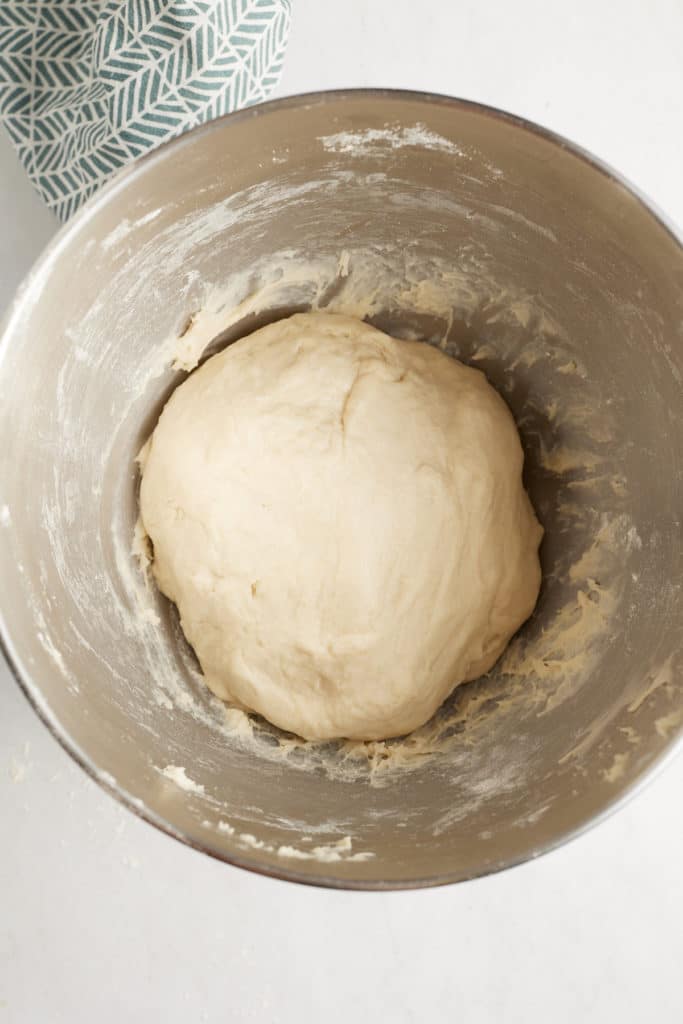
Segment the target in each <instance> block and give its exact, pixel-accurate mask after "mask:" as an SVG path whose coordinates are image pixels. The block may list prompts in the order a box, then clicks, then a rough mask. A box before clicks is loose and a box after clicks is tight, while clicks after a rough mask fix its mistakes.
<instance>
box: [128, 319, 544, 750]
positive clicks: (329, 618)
mask: <svg viewBox="0 0 683 1024" xmlns="http://www.w3.org/2000/svg"><path fill="white" fill-rule="evenodd" d="M522 461H523V455H522V448H521V445H520V441H519V436H518V434H517V428H516V426H515V423H514V421H513V419H512V416H511V414H510V412H509V410H508V408H507V406H506V405H505V403H504V401H503V400H502V398H500V396H499V395H498V394H497V393H496V392H495V391H494V389H493V388H492V387H491V386H490V384H489V383H488V382H487V380H486V377H485V376H484V374H483V373H481V372H480V371H478V370H474V369H471V368H469V367H466V366H464V365H462V364H461V363H459V362H456V361H455V360H453V359H451V358H449V357H448V356H446V355H444V354H443V353H441V352H439V351H438V350H437V349H435V348H433V347H431V346H429V345H427V344H424V343H421V342H407V341H397V340H394V339H392V338H390V337H388V336H387V335H385V334H383V333H381V332H380V331H378V330H375V329H374V328H373V327H370V326H369V325H367V324H364V323H361V322H360V321H358V320H354V319H352V318H349V317H343V316H336V315H331V314H311V313H306V314H297V315H295V316H292V317H290V318H288V319H286V320H282V321H279V322H277V323H274V324H271V325H269V326H267V327H264V328H263V329H261V330H259V331H256V332H255V333H254V334H252V335H250V336H249V337H246V338H244V339H242V340H241V341H238V342H236V343H235V344H233V345H231V346H230V347H229V348H227V349H226V350H225V351H223V352H221V353H219V354H218V355H215V356H213V357H212V358H211V359H209V360H208V361H207V362H206V363H205V364H204V365H203V366H201V367H200V369H198V370H196V371H195V372H194V373H193V374H192V375H191V376H190V377H188V379H187V380H186V381H184V382H183V383H182V384H181V385H180V386H179V387H178V388H177V390H176V391H175V392H174V393H173V395H172V396H171V398H170V400H169V401H168V403H167V404H166V407H165V408H164V410H163V412H162V414H161V417H160V419H159V422H158V424H157V426H156V429H155V430H154V433H153V435H152V439H151V444H150V446H149V451H148V455H147V459H146V463H145V465H144V468H143V479H142V485H141V492H140V507H141V515H142V520H143V524H144V527H145V529H146V531H147V533H148V535H149V537H150V538H151V540H152V542H153V546H154V563H153V566H154V573H155V576H156V579H157V582H158V585H159V587H160V589H161V590H162V592H163V593H164V594H166V595H167V596H168V597H169V598H171V600H173V601H175V603H176V604H177V606H178V609H179V612H180V618H181V623H182V628H183V631H184V633H185V635H186V637H187V639H188V640H189V642H190V643H191V644H192V646H193V647H194V649H195V651H196V653H197V656H198V658H199V661H200V663H201V666H202V669H203V671H204V674H205V677H206V681H207V683H208V685H209V686H210V687H211V689H212V690H213V691H214V693H216V694H217V695H218V696H219V697H222V698H224V699H226V700H228V701H231V702H233V703H236V704H238V705H239V706H241V707H243V708H247V709H250V710H254V711H257V712H259V713H260V714H262V715H263V716H264V717H265V718H267V719H269V720H270V721H271V722H274V723H275V724H276V725H278V726H280V727H281V728H283V729H287V730H290V731H292V732H295V733H298V734H299V735H301V736H303V737H306V738H315V739H323V738H331V737H347V738H352V739H354V738H356V739H381V738H387V737H390V736H398V735H402V734H404V733H407V732H409V731H411V730H412V729H414V728H416V727H417V726H419V725H421V724H422V723H424V722H425V721H427V719H428V718H430V717H431V715H432V714H433V713H434V711H435V710H436V709H437V708H438V706H439V705H440V704H441V703H442V702H443V700H444V699H445V698H446V697H447V696H448V695H449V693H450V692H451V691H452V690H453V688H454V687H455V686H457V685H458V684H459V683H462V682H464V681H466V680H469V679H474V678H476V677H477V676H479V675H481V674H482V673H484V672H485V671H487V670H488V669H489V668H490V667H491V666H492V665H493V663H494V662H495V661H496V659H497V658H498V657H499V655H500V654H501V652H502V650H503V648H504V647H505V645H506V644H507V642H508V640H509V638H510V636H511V635H512V634H513V633H514V632H515V630H516V629H517V628H518V627H519V626H520V625H521V623H522V622H524V620H525V619H526V618H527V617H528V616H529V615H530V613H531V611H532V609H533V607H534V604H535V602H536V598H537V595H538V590H539V585H540V575H541V574H540V566H539V560H538V545H539V542H540V539H541V534H542V530H541V527H540V526H539V524H538V522H537V520H536V517H535V515H534V512H533V509H532V507H531V503H530V501H529V498H528V497H527V494H526V492H525V490H524V488H523V486H522V478H521V472H522Z"/></svg>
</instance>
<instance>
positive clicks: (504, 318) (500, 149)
mask: <svg viewBox="0 0 683 1024" xmlns="http://www.w3.org/2000/svg"><path fill="white" fill-rule="evenodd" d="M681 263H682V261H681V254H680V249H678V248H677V247H676V245H675V243H674V241H673V239H671V238H670V236H669V235H668V234H667V233H666V231H665V230H664V229H663V228H662V227H661V226H660V225H659V224H658V223H657V222H656V221H655V220H654V219H653V218H652V217H651V216H650V215H649V214H648V213H647V212H646V211H644V209H643V208H642V207H641V206H640V205H639V204H638V203H637V201H636V200H634V199H633V197H632V196H631V195H630V194H629V193H627V192H626V191H624V190H623V189H621V188H620V187H618V186H616V185H615V184H614V183H613V182H611V181H610V180H609V179H608V178H607V177H606V176H604V175H602V174H601V173H600V172H599V171H597V170H595V169H594V168H591V167H590V166H589V165H587V164H586V163H584V162H583V161H582V160H581V159H580V158H578V157H575V156H573V155H572V154H570V153H566V152H562V151H561V150H560V149H559V148H557V147H556V145H555V144H554V143H551V142H549V141H548V140H546V139H544V138H542V137H541V136H538V135H533V134H531V133H529V132H527V131H524V130H522V129H520V128H518V127H516V126H515V125H513V124H511V123H508V122H505V121H502V120H496V119H495V118H493V117H492V116H491V115H488V114H483V113H481V112H477V111H473V110H468V109H467V108H452V107H448V106H445V105H444V106H440V105H431V104H428V103H427V102H426V101H417V100H410V101H408V100H406V99H400V98H398V97H394V98H386V99H384V100H382V101H381V102H380V101H379V100H374V101H371V100H369V99H367V98H366V99H364V100H362V99H360V98H356V99H353V100H349V99H346V100H341V99H340V100H337V101H333V100H328V101H327V102H326V103H321V104H318V105H315V104H314V105H313V106H311V107H301V108H292V109H287V110H283V111H280V112H278V111H277V109H275V110H272V111H271V112H270V113H265V114H263V115H262V116H261V117H260V118H257V119H253V118H248V117H245V118H243V119H241V120H236V121H235V120H233V121H228V122H225V123H223V124H219V125H215V126H213V127H212V128H211V129H210V130H204V131H203V132H199V133H194V134H193V135H191V136H190V137H188V138H187V139H185V140H182V141H181V142H180V143H178V144H176V145H175V146H174V147H170V148H168V149H165V150H162V151H161V152H160V153H159V154H157V155H155V156H154V157H153V158H152V159H151V160H149V161H148V162H147V163H146V164H145V165H144V166H143V167H142V168H141V169H140V170H139V171H137V172H136V174H135V175H134V176H132V177H131V178H130V179H128V180H127V181H126V180H124V181H122V183H121V184H120V186H119V187H118V188H117V189H114V190H112V191H110V192H109V194H108V196H107V198H106V200H105V201H103V202H102V203H101V204H100V206H99V207H98V209H97V210H95V211H94V212H93V213H92V214H91V215H90V216H89V217H85V218H83V219H81V221H80V223H79V224H78V226H77V227H76V228H74V230H73V231H72V232H70V233H68V234H67V235H66V236H64V238H63V240H62V242H61V243H60V246H58V248H57V250H56V251H55V252H54V253H53V254H52V256H51V258H50V259H48V261H47V264H46V265H45V266H44V267H43V268H42V269H41V270H39V271H38V273H37V274H36V276H35V277H34V279H33V280H31V281H29V282H28V284H27V286H26V290H25V293H24V296H23V301H20V303H19V305H18V307H17V312H16V313H15V315H14V318H13V319H12V320H11V321H10V324H9V335H8V338H7V339H6V342H5V345H4V348H3V354H2V360H3V361H2V369H1V372H0V388H1V391H2V395H1V398H2V412H1V413H0V415H1V416H2V420H3V427H4V428H5V429H4V431H3V436H5V437H11V440H10V445H9V451H8V453H7V454H6V455H4V456H3V473H2V476H3V485H2V495H1V500H2V509H3V512H2V522H3V525H4V526H5V529H4V530H2V531H0V544H1V547H0V557H1V566H2V573H3V579H4V580H5V581H7V584H8V587H9V592H11V593H12V594H13V599H12V603H11V606H10V604H9V602H5V604H6V605H7V606H6V607H5V608H4V614H5V619H6V623H7V627H8V632H9V635H10V636H11V639H12V655H13V657H14V658H15V660H16V661H17V662H18V663H20V665H21V667H23V669H24V671H25V672H26V673H27V675H29V676H30V677H31V678H32V680H33V685H32V686H31V693H32V695H33V697H34V699H39V700H40V701H41V702H42V710H43V712H44V714H45V715H46V717H48V718H49V719H50V720H52V721H53V722H54V723H57V724H58V728H59V729H60V731H61V732H63V733H66V734H68V736H70V737H71V738H72V739H73V741H74V742H75V745H76V746H77V748H78V749H79V751H80V752H81V754H82V755H83V756H84V758H85V759H86V760H88V761H90V762H91V763H92V764H93V765H94V766H96V770H97V771H98V772H99V773H100V775H101V776H103V777H104V781H105V782H109V784H112V785H113V784H114V780H115V784H116V785H117V786H118V787H119V788H120V789H121V790H123V791H124V792H125V793H126V794H128V796H129V798H130V799H132V800H133V801H137V802H138V803H139V804H140V805H144V808H145V810H146V813H147V814H148V815H149V816H150V817H151V818H153V819H155V820H157V821H159V822H162V823H164V824H165V825H166V826H167V827H169V828H170V829H171V830H172V831H176V832H178V833H179V834H182V835H183V836H184V837H186V838H188V839H190V841H192V842H195V843H197V844H199V845H202V846H204V847H206V848H207V849H210V850H212V851H213V852H216V853H219V854H220V855H224V856H229V857H231V858H232V859H236V860H238V861H240V860H241V861H243V862H245V863H249V864H256V865H260V866H261V867H264V868H265V869H267V870H275V871H280V872H285V873H290V874H292V875H296V874H297V873H300V874H305V875H307V876H311V877H316V876H320V877H325V878H330V877H332V878H334V879H337V880H340V881H346V882H354V883H358V884H377V883H380V882H386V883H405V882H416V881H420V880H425V879H431V880H435V879H438V878H446V877H448V878H455V877H466V876H467V875H469V874H475V873H479V872H481V871H482V870H484V869H485V868H486V867H495V866H498V865H501V864H505V863H510V862H512V861H514V860H517V859H522V858H524V857H527V856H529V855H531V854H533V853H534V852H537V851H538V850H540V849H543V848H545V847H547V846H548V845H550V844H552V843H553V842H556V841H558V840H559V838H561V837H562V836H563V835H564V834H566V833H567V832H569V831H572V830H573V829H576V828H578V827H580V826H581V825H582V824H584V823H585V822H586V821H587V820H588V819H589V818H590V817H591V816H592V815H593V814H595V813H596V812H597V811H599V810H601V809H602V808H604V807H605V806H606V805H607V804H608V803H609V802H610V801H611V800H613V799H614V798H615V796H617V795H618V794H619V793H620V792H621V791H622V790H623V789H624V788H625V787H627V786H628V785H630V784H631V783H632V782H633V781H634V780H635V779H637V778H638V776H639V775H640V774H641V773H642V771H643V770H644V769H645V767H647V766H648V765H649V764H650V763H651V762H652V761H653V760H655V759H656V758H657V757H658V756H659V755H660V753H661V752H662V751H663V750H664V749H665V747H666V746H667V744H668V743H669V742H670V738H671V736H672V735H673V734H674V733H675V732H677V731H679V730H680V728H681V701H680V683H679V681H678V679H679V677H678V674H677V669H678V664H679V660H677V659H679V653H680V648H681V639H682V635H681V625H680V623H681V621H683V620H682V619H681V597H680V587H679V584H678V579H679V577H680V569H681V550H682V549H681V544H680V539H681V538H680V532H681V531H680V523H679V522H678V521H677V517H676V514H675V512H674V510H676V509H678V508H679V507H680V497H681V468H680V467H681V464H682V459H681V455H682V454H683V453H682V448H683V443H682V442H683V431H682V430H681V423H680V415H679V412H680V408H681V405H680V401H681V390H682V388H681V379H682V371H683V359H682V357H681V353H682V351H683V346H682V345H681V337H680V331H681V328H680V323H681V322H682V318H683V309H681V298H680V296H681V280H682V279H683V278H682V276H681V275H682V270H681ZM76 285H77V286H76ZM311 307H315V308H320V309H329V310H330V311H332V312H334V311H338V312H346V313H351V314H353V315H358V316H363V317H365V318H367V319H369V320H370V321H371V322H373V323H375V324H377V325H378V326H380V327H382V328H383V329H386V330H388V331H390V332H391V333H394V334H396V335H397V336H399V337H420V338H423V339H424V340H426V341H429V342H431V343H433V344H437V345H440V346H441V347H442V348H444V349H445V350H446V351H447V352H449V353H450V354H452V355H454V356H457V357H458V358H461V359H464V360H465V361H467V362H471V363H472V364H473V365H477V366H478V367H480V368H481V369H483V370H484V371H485V372H486V373H487V375H488V376H489V379H490V380H491V381H492V383H493V384H494V385H495V386H496V387H497V388H499V390H500V391H501V392H502V394H503V395H504V397H505V398H506V400H507V401H508V403H509V405H510V407H511V408H512V410H513V412H514V414H515V417H516V419H517V422H518V425H519V427H520V431H521V434H522V439H523V443H524V446H525V451H526V456H527V465H526V480H527V485H528V487H529V489H530V492H531V495H532V499H533V501H534V504H535V507H536V509H537V512H538V515H539V518H540V519H541V521H542V522H543V524H544V526H545V528H546V538H545V541H544V544H543V548H542V560H543V566H544V585H543V590H542V593H541V598H540V600H539V605H538V609H537V612H536V613H535V615H534V617H533V619H532V620H531V621H530V622H529V623H528V624H527V626H525V627H524V629H523V630H522V633H521V634H520V636H519V637H518V638H517V639H516V640H515V641H514V642H513V645H512V646H511V648H510V649H509V650H508V652H507V653H506V655H505V656H504V658H503V659H502V660H501V662H500V663H499V665H498V666H497V667H496V669H495V670H494V671H493V672H492V673H491V674H490V676H489V677H487V678H486V679H484V680H482V681H479V682H477V683H475V684H472V685H471V686H467V687H464V688H462V689H461V690H459V691H457V692H456V694H455V695H454V696H453V698H452V699H451V701H450V702H449V703H448V705H447V707H446V708H445V709H444V710H443V711H442V712H440V713H439V715H437V718H436V720H435V721H434V722H432V723H430V725H429V726H428V727H426V728H425V729H424V730H421V731H420V732H419V733H418V734H417V735H416V736H413V737H411V738H409V739H408V740H405V741H398V743H395V744H387V745H383V744H375V745H369V746H368V745H362V744H354V745H349V744H332V745H327V746H324V747H321V746H313V747H304V746H302V745H301V744H299V743H297V741H296V740H295V739H293V738H291V737H284V736H283V735H282V734H279V733H278V731H277V730H274V729H271V728H270V727H268V726H267V725H266V724H263V723H256V724H255V725H254V724H251V725H250V724H249V723H248V722H247V720H246V719H245V718H244V716H241V715H239V714H236V715H235V714H233V715H227V716H226V713H225V709H224V706H223V705H222V704H220V702H218V701H216V700H215V699H214V698H212V697H211V695H210V694H209V693H208V691H207V690H206V688H205V687H204V685H203V682H202V680H201V675H200V673H199V672H198V670H197V666H196V663H195V662H194V659H193V657H192V655H191V652H189V651H188V649H187V648H186V646H185V645H184V643H183V641H182V637H181V636H180V635H179V631H178V628H177V622H176V619H175V615H174V611H173V609H171V608H170V607H169V606H168V604H167V603H166V602H165V601H163V600H162V599H160V598H159V597H158V595H157V594H156V593H155V592H154V589H153V588H151V587H145V584H144V582H143V578H142V576H141V575H140V573H139V571H138V568H137V565H136V562H135V559H134V558H133V557H132V555H131V546H132V539H133V531H134V527H135V521H136V517H137V508H136V468H135V463H134V459H135V455H136V454H137V452H138V451H139V449H140V447H141V446H142V444H143V442H144V440H145V439H146V437H147V436H148V435H149V433H150V431H151V429H152V427H153V425H154V422H155V419H156V416H157V415H158V412H159V410H160V408H161V407H162V405H163V402H164V401H165V399H166V398H167V397H168V394H169V393H170V392H171V390H172V389H173V387H174V386H176V385H177V383H178V382H179V381H180V380H182V379H183V377H184V376H185V373H186V372H187V371H186V370H183V369H178V368H176V369H174V368H173V366H172V362H173V359H174V357H179V359H180V362H181V363H184V364H185V365H192V363H193V362H194V359H195V357H201V354H202V352H204V353H205V346H206V343H207V342H209V341H211V339H212V338H213V337H214V335H215V334H217V333H219V332H221V334H220V340H219V344H225V343H228V342H229V341H230V340H232V339H233V338H235V337H238V336H240V335H242V334H244V333H246V332H248V331H250V330H252V329H253V328H254V327H255V326H258V325H259V324H260V323H263V322H266V321H267V320H270V319H275V318H277V317H278V316H281V315H285V314H287V313H289V312H292V311H294V310H296V309H307V308H311ZM181 336H182V337H181ZM214 347H215V346H214ZM10 423H11V425H12V429H11V432H10V431H9V430H8V429H7V425H8V424H10ZM19 467H21V471H19ZM29 481H30V486H29V485H28V482H29ZM444 542H445V543H447V538H444Z"/></svg>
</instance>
